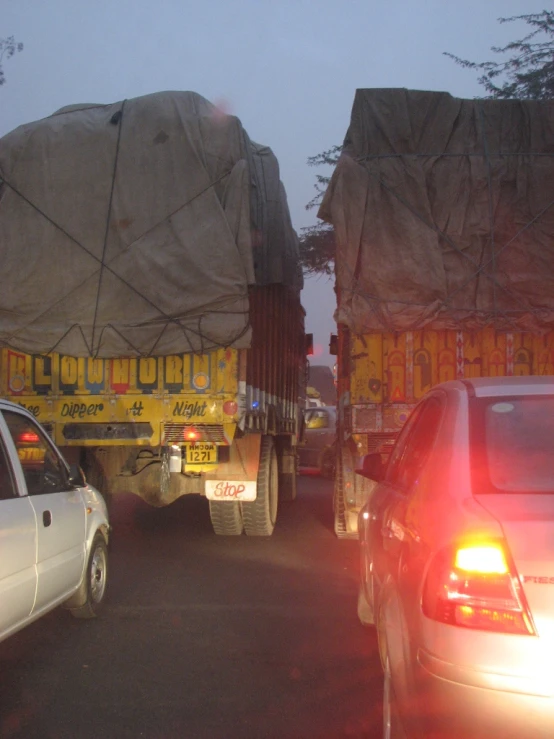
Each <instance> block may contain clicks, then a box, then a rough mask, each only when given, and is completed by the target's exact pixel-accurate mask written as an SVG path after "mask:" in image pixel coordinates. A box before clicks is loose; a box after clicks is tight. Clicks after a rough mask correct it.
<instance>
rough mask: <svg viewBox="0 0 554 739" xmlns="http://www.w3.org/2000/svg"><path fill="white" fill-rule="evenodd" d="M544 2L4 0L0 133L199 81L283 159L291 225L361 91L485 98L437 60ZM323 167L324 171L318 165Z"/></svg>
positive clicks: (477, 43)
mask: <svg viewBox="0 0 554 739" xmlns="http://www.w3.org/2000/svg"><path fill="white" fill-rule="evenodd" d="M545 8H546V9H550V8H552V0H421V1H420V2H415V1H414V0H412V1H410V0H388V2H386V0H379V1H377V0H342V1H341V0H281V1H280V2H277V1H276V0H273V1H271V2H270V1H269V0H201V1H200V0H196V1H195V2H193V1H190V0H188V1H187V0H180V1H179V0H157V1H156V2H141V1H140V0H132V1H131V0H117V2H114V1H113V0H111V2H108V0H95V2H94V3H85V2H82V1H81V2H80V1H79V0H50V1H49V2H44V0H0V11H1V21H0V37H1V38H5V37H6V36H12V35H13V36H15V37H16V40H17V41H21V42H23V43H24V47H25V48H24V50H23V52H21V53H18V54H16V55H15V56H14V57H13V58H12V59H8V60H4V72H5V75H6V84H5V85H3V86H2V87H0V135H3V134H5V133H7V132H8V131H10V130H11V129H13V128H15V127H16V126H18V125H20V124H23V123H27V122H29V121H32V120H36V119H38V118H42V117H44V116H47V115H49V114H51V113H53V112H54V111H55V110H57V109H58V108H61V107H62V106H65V105H69V104H73V103H110V102H116V101H118V100H122V99H124V98H130V97H136V96H138V95H144V94H147V93H150V92H156V91H159V90H194V91H195V92H198V93H200V94H201V95H203V96H204V97H206V98H208V99H209V100H211V101H212V102H214V103H218V104H220V105H222V106H224V108H225V109H226V110H227V111H228V112H230V113H232V114H234V115H237V116H238V117H239V118H240V119H241V121H242V123H243V125H244V127H245V129H246V130H247V132H248V134H249V135H250V137H251V138H252V139H254V140H255V141H258V142H260V143H263V144H267V145H268V146H270V147H271V148H272V149H273V151H274V152H275V154H276V155H277V158H278V159H279V163H280V166H281V178H282V180H283V182H284V185H285V188H286V191H287V195H288V200H289V206H290V210H291V215H292V220H293V224H294V226H295V228H296V229H297V230H298V231H299V230H300V228H301V227H303V226H308V225H311V224H313V223H315V222H316V220H317V219H316V215H315V211H306V210H305V204H306V203H307V202H308V201H309V200H311V198H312V196H313V194H314V190H313V184H314V174H315V171H314V170H313V169H311V168H310V167H308V166H307V164H306V160H307V158H308V157H309V156H311V155H314V154H317V153H318V152H321V151H322V150H324V149H327V148H329V147H330V146H332V145H333V144H339V143H342V140H343V138H344V134H345V133H346V129H347V126H348V121H349V116H350V109H351V106H352V101H353V98H354V92H355V90H356V88H358V87H406V88H415V89H422V90H444V91H447V92H450V93H451V94H452V95H455V96H458V97H470V98H471V97H475V96H479V95H481V94H483V90H482V88H481V87H480V86H479V85H478V83H477V75H476V74H475V73H474V72H472V71H468V70H464V69H462V68H460V67H459V66H457V65H456V64H454V62H453V61H452V60H450V59H449V58H447V57H445V56H443V52H445V51H448V52H451V53H453V54H456V55H458V56H461V57H464V58H467V59H470V60H473V61H485V60H489V59H491V58H495V55H494V54H492V53H491V52H490V47H491V46H502V45H504V44H505V43H507V42H508V41H511V40H514V39H517V38H521V37H522V36H524V35H525V34H526V33H527V32H528V30H529V28H528V26H526V25H525V24H524V23H522V22H516V23H507V24H503V25H501V24H500V23H498V20H497V19H498V18H499V17H501V16H503V17H510V16H514V15H521V14H523V13H538V12H540V11H541V10H543V9H545ZM322 173H323V172H322ZM303 304H304V306H305V308H306V310H307V330H308V331H311V332H313V333H314V340H315V344H316V349H317V356H316V357H313V358H312V363H313V364H329V365H332V364H333V362H334V358H333V357H330V356H329V354H328V343H329V334H330V333H331V332H334V331H335V330H336V329H335V325H334V321H333V311H334V308H335V300H334V293H333V290H332V282H331V280H329V279H327V278H325V277H321V278H312V279H309V280H307V281H306V287H305V289H304V292H303Z"/></svg>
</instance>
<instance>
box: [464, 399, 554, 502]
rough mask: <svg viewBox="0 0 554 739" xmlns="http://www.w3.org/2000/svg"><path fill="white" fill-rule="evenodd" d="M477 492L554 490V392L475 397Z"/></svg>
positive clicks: (473, 434)
mask: <svg viewBox="0 0 554 739" xmlns="http://www.w3.org/2000/svg"><path fill="white" fill-rule="evenodd" d="M469 413H470V415H469V422H470V445H471V466H472V478H473V490H474V493H476V494H477V493H553V492H554V397H552V396H537V395H532V396H530V395H527V396H519V397H509V398H472V400H471V403H470V411H469Z"/></svg>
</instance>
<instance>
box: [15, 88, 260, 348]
mask: <svg viewBox="0 0 554 739" xmlns="http://www.w3.org/2000/svg"><path fill="white" fill-rule="evenodd" d="M125 102H126V101H124V102H123V105H122V107H121V110H120V111H118V113H119V117H118V118H117V119H115V122H116V123H118V124H119V131H118V137H117V144H116V156H115V160H114V168H113V175H112V181H111V188H110V199H109V205H108V215H107V220H106V229H105V234H104V243H103V251H102V257H101V258H99V257H97V256H96V255H95V254H93V253H92V252H91V251H90V249H87V247H86V246H84V245H83V244H81V243H80V242H79V241H78V240H77V239H76V238H75V237H73V236H72V235H71V234H70V233H68V231H67V230H66V229H65V228H63V226H61V225H60V224H59V223H57V222H56V221H54V220H53V219H52V218H51V217H50V216H49V215H48V214H47V213H45V212H44V211H43V210H42V209H41V208H40V207H39V206H38V205H36V204H35V203H33V202H32V201H31V200H29V198H27V197H26V196H25V195H24V194H23V193H22V192H21V191H20V190H19V189H18V188H17V187H16V186H15V185H13V184H12V183H11V182H9V181H8V180H6V179H5V178H4V177H2V178H1V179H0V182H2V183H3V184H5V185H6V187H9V188H10V190H11V191H12V192H13V193H15V194H16V195H17V196H18V197H20V198H21V199H22V200H23V201H25V202H26V203H27V205H29V206H30V207H31V208H33V209H34V210H35V211H36V212H37V213H39V214H40V215H41V216H42V217H43V218H45V219H46V220H47V221H48V222H49V223H51V224H52V225H53V226H54V228H56V229H58V230H59V231H60V232H61V233H62V234H63V235H64V236H65V237H66V238H68V239H69V240H70V241H71V242H72V243H73V244H75V245H76V246H78V247H79V248H80V249H82V250H83V251H84V252H86V254H88V256H90V257H91V258H92V259H93V260H94V261H96V262H98V264H99V265H100V275H99V281H98V290H97V296H96V306H95V313H94V322H93V332H92V346H90V345H89V343H88V342H87V340H86V338H85V335H84V333H83V331H82V329H81V327H80V326H78V328H79V330H80V333H81V336H82V338H83V343H84V344H85V346H86V347H87V351H88V353H89V355H90V356H91V357H95V356H97V352H98V351H99V349H100V346H101V344H102V336H103V334H104V331H105V330H106V329H108V328H110V329H111V330H113V331H115V332H116V333H117V334H118V335H119V336H121V337H122V339H124V341H125V342H126V343H127V344H128V345H129V346H130V347H131V349H132V350H133V351H134V352H136V353H137V354H138V355H142V356H150V355H151V354H152V353H153V352H154V350H155V348H156V346H157V345H158V343H159V342H160V340H161V338H162V336H163V334H164V332H165V331H166V329H167V326H168V325H169V324H175V325H177V326H178V327H179V328H180V330H181V332H182V334H183V337H184V338H185V339H186V341H187V343H188V345H189V348H190V351H193V345H192V342H191V340H190V337H189V335H188V334H189V333H190V334H193V335H196V336H198V338H199V339H200V342H201V345H202V347H204V341H208V342H209V338H208V337H207V336H204V335H203V334H202V333H201V328H200V324H201V320H199V322H198V329H197V330H194V329H192V328H191V327H190V326H183V325H182V324H181V322H180V320H179V319H177V318H173V317H172V316H169V315H167V314H166V313H165V312H164V311H163V310H162V309H161V308H159V307H158V306H157V305H156V304H155V303H154V302H153V301H152V300H150V299H149V298H148V297H146V296H145V295H143V294H142V293H141V292H140V291H139V290H137V289H136V288H135V287H134V286H133V285H131V284H130V283H129V282H128V281H127V280H126V279H125V278H124V277H121V276H120V275H119V274H118V273H117V272H116V271H115V270H114V269H113V268H112V267H110V265H109V263H107V262H106V261H105V256H106V247H107V240H108V236H109V223H110V217H111V210H112V204H113V193H114V189H115V177H116V173H117V161H118V154H119V148H120V141H121V128H122V114H123V109H124V106H125ZM115 115H116V116H117V113H116V114H115ZM112 121H114V117H112ZM229 174H230V171H225V172H224V173H223V174H222V175H221V176H220V177H218V178H217V179H216V180H215V181H213V182H210V183H209V184H208V185H207V186H206V187H205V188H203V190H202V191H201V192H199V193H196V194H195V195H194V196H192V197H191V198H189V199H188V200H187V201H186V202H185V203H183V204H182V205H180V206H179V207H178V208H176V209H175V210H174V211H173V212H172V213H170V214H169V215H168V216H166V217H165V218H164V219H163V220H167V219H168V218H171V217H172V216H173V215H175V214H176V213H178V212H179V211H180V210H182V209H183V208H185V207H187V206H188V205H189V204H190V203H191V202H192V201H193V200H195V199H196V198H198V197H201V196H202V195H204V193H206V192H207V191H209V190H210V189H211V188H213V187H214V186H215V185H217V184H218V183H220V182H221V181H222V180H224V179H225V178H226V177H228V176H229ZM161 222H163V221H160V223H161ZM156 225H160V224H156ZM156 225H154V226H152V227H150V228H149V229H148V231H146V232H145V233H149V232H150V231H152V230H153V229H155V228H156ZM144 235H145V234H141V235H140V236H138V237H137V238H136V239H134V240H133V241H132V242H131V243H130V244H128V245H127V246H126V247H125V249H124V250H122V251H121V252H119V254H118V255H117V258H120V257H121V256H122V255H123V254H125V252H127V251H128V250H129V249H131V248H132V246H133V245H134V244H135V243H136V242H137V241H138V240H140V239H141V238H143V237H144ZM104 270H107V271H108V272H110V273H111V274H112V275H113V276H114V277H115V278H116V279H118V280H119V281H120V282H122V283H123V284H124V285H125V287H127V288H128V289H129V290H131V291H132V292H134V293H135V294H136V295H138V296H139V297H140V298H141V299H142V300H144V301H145V302H146V303H148V305H150V306H151V307H152V308H153V309H154V310H156V311H157V312H158V313H159V314H160V315H161V316H162V317H163V318H165V319H166V324H165V326H163V327H162V329H161V331H160V334H159V335H158V337H157V339H156V340H155V342H154V344H153V345H152V347H150V349H149V351H148V352H147V353H144V352H139V351H138V349H137V347H135V346H134V345H133V343H132V342H131V341H129V339H128V338H127V337H126V336H123V335H122V334H121V332H120V331H116V329H115V328H114V326H112V325H106V326H104V328H103V329H102V331H101V333H100V336H99V338H98V342H97V345H96V347H95V346H94V337H95V331H96V322H97V313H98V307H99V300H100V288H101V283H102V274H103V271H104ZM91 277H92V275H89V276H88V277H87V278H86V280H84V281H83V282H81V283H80V284H79V285H76V286H75V287H73V288H72V289H71V290H70V291H69V292H67V293H65V294H64V295H62V296H61V297H60V298H59V300H58V301H56V303H53V304H52V305H50V306H49V307H48V308H47V309H46V310H44V311H43V312H42V313H40V314H39V315H37V316H35V317H34V318H33V320H31V321H30V322H29V323H27V324H26V325H25V326H23V327H22V328H21V329H20V331H23V330H25V329H26V328H28V327H29V326H32V325H33V324H34V323H36V322H37V321H39V320H40V319H41V318H42V317H43V316H44V315H45V314H47V313H48V311H50V310H51V309H52V308H53V307H55V306H56V305H58V304H59V303H61V302H62V301H64V300H66V299H67V298H68V297H69V296H70V295H72V294H73V293H75V292H77V291H78V290H80V289H81V288H82V286H83V285H84V284H85V282H87V281H88V280H89V279H90V278H91ZM211 312H212V313H213V312H214V311H211ZM76 327H77V325H73V326H71V327H70V328H68V330H67V331H66V332H65V333H64V334H63V335H62V336H61V337H60V338H59V339H58V341H57V342H56V343H55V344H54V345H53V346H52V347H50V348H49V350H48V352H47V353H49V352H53V351H55V350H56V347H57V346H58V345H59V344H60V342H61V341H62V340H63V339H64V338H65V337H66V336H67V335H68V334H69V333H70V331H71V330H74V329H75V328H76ZM247 328H248V327H246V328H245V329H241V331H240V332H239V334H238V336H237V337H234V338H233V337H230V339H229V345H230V344H231V343H232V342H234V341H236V340H237V339H238V338H240V337H241V336H242V335H244V333H246V330H247ZM18 333H19V332H16V333H14V334H12V336H10V337H8V339H7V340H6V342H5V343H6V344H7V345H8V346H9V345H11V344H12V339H14V338H15V337H16V336H17V334H18Z"/></svg>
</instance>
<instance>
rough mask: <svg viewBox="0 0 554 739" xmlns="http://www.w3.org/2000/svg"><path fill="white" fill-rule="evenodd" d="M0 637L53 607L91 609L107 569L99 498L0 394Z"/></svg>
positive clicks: (85, 613)
mask: <svg viewBox="0 0 554 739" xmlns="http://www.w3.org/2000/svg"><path fill="white" fill-rule="evenodd" d="M0 522H1V524H0V640H2V639H5V638H6V637H8V636H10V635H11V634H14V633H15V632H16V631H19V630H20V629H22V628H23V627H24V626H27V624H30V623H31V622H32V621H35V620H36V619H37V618H39V617H40V616H42V615H43V614H45V613H47V612H48V611H51V610H52V609H53V608H55V607H56V606H58V605H62V604H63V605H65V606H66V607H67V608H69V609H70V610H71V612H72V613H73V615H75V616H77V617H81V618H91V617H94V616H96V615H97V614H98V611H99V609H100V607H101V605H102V603H103V600H104V595H105V592H106V584H107V574H108V550H107V545H108V532H109V523H108V514H107V510H106V504H105V502H104V500H103V498H102V496H101V495H100V493H99V492H98V491H97V490H95V489H94V488H93V487H91V486H90V485H87V484H86V482H85V480H84V478H83V476H82V473H81V472H80V471H79V469H78V468H70V467H69V466H68V465H67V463H66V462H65V460H64V459H63V457H62V456H61V454H60V453H59V451H58V450H57V449H56V447H55V446H54V444H53V443H52V442H51V440H50V438H49V437H48V435H47V434H46V432H45V430H44V429H43V427H42V426H40V425H39V424H38V423H37V422H36V421H35V419H34V418H33V416H32V415H31V414H30V413H28V412H27V411H25V410H23V408H21V407H20V406H18V405H15V404H13V403H8V402H6V401H2V400H0Z"/></svg>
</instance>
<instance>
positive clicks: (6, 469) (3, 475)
mask: <svg viewBox="0 0 554 739" xmlns="http://www.w3.org/2000/svg"><path fill="white" fill-rule="evenodd" d="M16 497H17V492H16V489H15V485H14V480H13V475H12V469H11V465H10V462H9V459H8V453H7V451H6V448H5V447H4V443H3V441H2V440H1V439H0V500H9V499H10V498H16Z"/></svg>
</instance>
